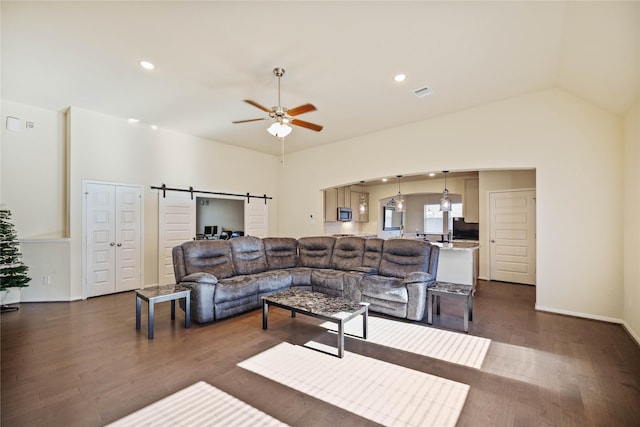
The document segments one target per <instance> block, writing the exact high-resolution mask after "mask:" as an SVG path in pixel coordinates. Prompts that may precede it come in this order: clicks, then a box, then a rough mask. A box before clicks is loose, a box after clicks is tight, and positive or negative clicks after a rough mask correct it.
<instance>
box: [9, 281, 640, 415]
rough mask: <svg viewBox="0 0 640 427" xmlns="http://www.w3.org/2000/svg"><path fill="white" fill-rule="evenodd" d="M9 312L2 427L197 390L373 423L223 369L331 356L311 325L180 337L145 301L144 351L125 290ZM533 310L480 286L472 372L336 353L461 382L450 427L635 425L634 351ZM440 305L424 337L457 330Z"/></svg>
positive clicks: (166, 316)
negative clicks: (479, 361) (317, 348)
mask: <svg viewBox="0 0 640 427" xmlns="http://www.w3.org/2000/svg"><path fill="white" fill-rule="evenodd" d="M19 306H20V310H19V311H16V312H11V313H4V314H2V316H1V317H0V324H1V329H0V332H1V341H0V346H1V354H0V361H1V367H0V375H1V383H0V392H1V394H0V405H1V407H0V410H1V415H0V421H1V424H2V426H3V427H5V426H101V425H105V424H107V423H109V422H112V421H115V420H117V419H119V418H121V417H123V416H125V415H127V414H129V413H131V412H133V411H135V410H137V409H140V408H142V407H144V406H147V405H149V404H151V403H153V402H155V401H157V400H159V399H161V398H163V397H165V396H168V395H170V394H172V393H175V392H177V391H179V390H181V389H182V388H185V387H187V386H189V385H191V384H193V383H195V382H198V381H205V382H208V383H209V384H211V385H213V386H215V387H217V388H219V389H221V390H223V391H225V392H227V393H230V394H231V395H233V396H235V397H236V398H238V399H241V400H243V401H245V402H246V403H248V404H250V405H252V406H254V407H256V408H258V409H260V410H261V411H264V412H266V413H268V414H269V415H272V416H274V417H275V418H278V419H280V420H281V421H283V422H285V423H288V424H290V425H300V426H302V425H304V426H325V425H355V426H369V425H375V423H372V422H371V421H368V420H367V419H366V418H363V417H359V416H357V415H354V414H352V413H349V412H347V411H344V410H343V409H341V408H337V407H335V406H332V405H329V404H327V403H325V402H322V401H319V400H317V399H314V398H312V397H310V396H308V395H305V394H304V393H300V392H298V391H296V390H292V389H290V388H288V387H285V386H283V385H281V384H277V383H274V382H272V381H270V380H267V379H265V378H262V377H260V376H258V375H256V374H253V373H251V372H247V371H245V370H243V369H241V368H239V367H237V366H236V364H237V363H239V362H241V361H243V360H245V359H247V358H249V357H251V356H253V355H255V354H257V353H260V352H262V351H265V350H267V349H269V348H271V347H273V346H275V345H277V344H279V343H281V342H283V341H287V342H290V343H292V344H304V343H306V342H307V341H310V340H314V341H317V342H320V343H324V344H327V345H331V346H334V345H335V336H334V335H332V334H328V333H326V332H325V331H324V330H323V329H322V328H321V327H319V324H320V323H322V322H321V321H319V320H317V319H313V318H309V317H306V316H297V317H296V318H295V319H292V318H291V317H290V315H289V313H288V312H286V311H285V310H272V311H270V313H269V319H270V323H269V329H268V330H267V331H263V330H262V328H261V321H262V317H261V312H260V310H256V311H252V312H250V313H245V314H242V315H240V316H237V317H234V318H230V319H225V320H223V321H219V322H216V323H213V324H209V325H198V324H195V323H192V327H191V328H190V329H185V328H184V317H183V316H184V314H183V312H182V311H180V310H178V311H177V315H176V319H175V320H174V321H172V320H171V319H170V313H169V307H170V305H169V304H159V305H157V307H156V322H155V339H154V340H148V339H147V336H146V322H147V319H146V311H143V324H142V328H141V329H140V330H136V329H135V295H134V293H133V292H126V293H122V294H115V295H109V296H104V297H97V298H91V299H88V300H85V301H76V302H69V303H25V304H19ZM534 306H535V288H534V287H531V286H523V285H514V284H507V283H500V282H484V281H481V282H480V284H479V286H478V291H477V293H476V297H475V300H474V318H473V321H472V322H470V329H469V333H470V334H471V335H476V336H480V337H484V338H489V339H491V340H492V343H491V345H490V347H489V351H488V352H487V355H486V358H485V360H484V363H483V365H482V367H481V368H480V369H474V368H469V367H465V366H461V365H455V364H452V363H448V362H445V361H442V360H437V359H432V358H428V357H424V356H419V355H416V354H413V353H409V352H404V351H399V350H394V349H390V348H388V347H384V346H381V345H376V344H373V343H371V342H365V341H362V340H355V339H351V338H346V339H345V346H346V351H349V352H355V353H358V354H361V355H364V356H367V357H372V358H376V359H379V360H382V361H385V362H388V363H393V364H397V365H400V366H404V367H407V368H410V369H415V370H418V371H422V372H425V373H428V374H431V375H436V376H439V377H442V378H446V379H450V380H453V381H458V382H461V383H464V384H468V385H469V386H470V389H469V393H468V396H467V400H466V403H465V406H464V408H463V411H462V413H461V415H460V418H459V420H458V426H473V427H477V426H547V425H548V426H564V425H567V426H572V425H578V426H591V425H596V426H597V425H602V426H609V425H619V426H637V425H640V348H639V347H638V345H637V344H636V343H635V342H634V341H633V340H632V339H631V338H630V337H629V336H628V335H627V333H626V332H625V331H624V329H623V328H622V327H621V326H620V325H616V324H610V323H605V322H598V321H593V320H586V319H579V318H574V317H569V316H562V315H557V314H551V313H544V312H538V311H536V310H535V308H534ZM441 308H442V312H441V315H440V316H435V317H434V325H433V327H435V328H444V329H453V330H460V329H461V328H462V310H463V307H462V304H461V302H460V301H459V299H456V298H447V297H446V296H443V297H442V299H441ZM144 310H146V308H145V309H144ZM372 315H375V314H372ZM425 322H426V319H425V321H423V322H418V323H423V326H424V327H425V328H426V327H429V326H428V325H426V323H425ZM328 357H329V356H328Z"/></svg>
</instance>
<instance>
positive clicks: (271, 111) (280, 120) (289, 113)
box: [233, 67, 322, 138]
mask: <svg viewBox="0 0 640 427" xmlns="http://www.w3.org/2000/svg"><path fill="white" fill-rule="evenodd" d="M284 73H285V71H284V68H280V67H277V68H274V69H273V74H275V76H276V77H277V78H278V105H276V106H275V107H271V108H267V107H265V106H263V105H262V104H259V103H257V102H255V101H252V100H250V99H245V100H244V102H246V103H247V104H249V105H253V106H254V107H256V108H258V109H259V110H262V111H264V112H265V113H267V114H268V117H261V118H257V119H248V120H236V121H234V122H233V123H247V122H254V121H258V120H269V119H271V120H273V121H274V122H273V124H272V125H271V126H270V127H269V129H267V130H268V131H269V133H270V134H271V135H273V136H275V137H278V138H282V137H284V136H286V135H288V134H289V133H290V132H291V129H292V128H291V126H289V125H294V126H300V127H303V128H307V129H310V130H313V131H316V132H320V131H321V130H322V126H321V125H317V124H315V123H311V122H306V121H304V120H300V119H296V118H295V117H296V116H298V115H300V114H304V113H308V112H310V111H315V110H316V107H315V106H314V105H313V104H309V103H307V104H303V105H300V106H298V107H295V108H291V109H289V108H286V107H283V106H282V104H281V102H280V79H281V78H282V76H284ZM275 124H277V125H279V126H276V127H275V128H274V127H273V126H274V125H275ZM287 129H288V130H287ZM277 131H279V132H277ZM285 132H286V133H285Z"/></svg>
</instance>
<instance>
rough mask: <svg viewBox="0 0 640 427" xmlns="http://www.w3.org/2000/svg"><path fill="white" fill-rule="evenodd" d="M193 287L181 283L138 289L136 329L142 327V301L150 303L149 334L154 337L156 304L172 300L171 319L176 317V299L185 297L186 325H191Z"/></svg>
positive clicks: (150, 337) (149, 336)
mask: <svg viewBox="0 0 640 427" xmlns="http://www.w3.org/2000/svg"><path fill="white" fill-rule="evenodd" d="M190 296H191V289H189V288H187V287H184V286H179V285H163V286H152V287H149V288H143V289H138V290H136V329H140V312H141V311H142V301H146V302H147V303H148V304H149V321H148V323H149V324H148V326H147V328H148V331H147V335H148V338H149V339H150V340H152V339H153V326H154V325H153V323H154V314H155V310H154V306H155V304H157V303H159V302H164V301H171V319H175V318H176V300H178V299H180V298H184V300H185V303H184V305H185V313H184V327H185V328H187V329H188V328H189V327H191V297H190Z"/></svg>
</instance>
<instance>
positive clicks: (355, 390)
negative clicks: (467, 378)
mask: <svg viewBox="0 0 640 427" xmlns="http://www.w3.org/2000/svg"><path fill="white" fill-rule="evenodd" d="M308 344H309V343H307V345H308ZM238 366H239V367H241V368H243V369H246V370H249V371H251V372H254V373H256V374H258V375H261V376H263V377H266V378H269V379H271V380H273V381H276V382H278V383H281V384H284V385H286V386H287V387H290V388H293V389H295V390H298V391H300V392H303V393H306V394H308V395H310V396H313V397H314V398H316V399H320V400H322V401H325V402H327V403H329V404H332V405H335V406H336V407H339V408H341V409H343V410H345V411H349V412H352V413H354V414H356V415H359V416H361V417H364V418H366V419H369V420H371V421H374V422H376V423H379V424H382V425H387V426H399V427H402V426H439V427H449V426H451V427H453V426H455V425H456V422H457V420H458V417H459V416H460V412H461V411H462V407H463V406H464V402H465V400H466V398H467V393H468V392H469V386H468V385H466V384H462V383H458V382H455V381H451V380H447V379H444V378H439V377H436V376H433V375H429V374H426V373H424V372H420V371H415V370H412V369H408V368H405V367H403V366H398V365H394V364H391V363H387V362H383V361H380V360H376V359H372V358H369V357H365V356H361V355H359V354H355V353H349V352H345V355H344V358H342V359H340V358H337V357H334V356H330V355H327V354H325V353H322V352H318V351H315V350H313V349H310V348H307V347H303V346H297V345H293V344H289V343H286V342H285V343H281V344H278V345H276V346H275V347H272V348H270V349H269V350H266V351H263V352H262V353H259V354H257V355H256V356H253V357H251V358H249V359H247V360H244V361H242V362H240V363H238Z"/></svg>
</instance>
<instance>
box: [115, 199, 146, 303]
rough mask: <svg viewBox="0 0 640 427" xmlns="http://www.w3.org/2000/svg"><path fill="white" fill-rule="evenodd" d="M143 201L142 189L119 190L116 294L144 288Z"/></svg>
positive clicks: (117, 203)
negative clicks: (142, 246)
mask: <svg viewBox="0 0 640 427" xmlns="http://www.w3.org/2000/svg"><path fill="white" fill-rule="evenodd" d="M141 200H142V189H141V188H140V187H124V186H118V187H116V204H115V211H116V233H117V238H116V292H122V291H129V290H131V289H139V288H140V287H141V286H142V282H141V276H142V274H141V267H142V248H141V245H140V241H141V238H142V232H141V224H140V222H141V218H142V216H141V208H142V206H141Z"/></svg>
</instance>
